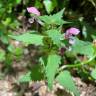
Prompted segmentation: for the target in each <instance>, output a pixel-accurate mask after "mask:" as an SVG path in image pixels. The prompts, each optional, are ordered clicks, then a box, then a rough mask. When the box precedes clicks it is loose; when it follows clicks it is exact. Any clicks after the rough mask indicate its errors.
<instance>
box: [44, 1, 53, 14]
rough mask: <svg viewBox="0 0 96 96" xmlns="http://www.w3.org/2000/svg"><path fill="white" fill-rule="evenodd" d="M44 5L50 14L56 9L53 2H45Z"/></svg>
mask: <svg viewBox="0 0 96 96" xmlns="http://www.w3.org/2000/svg"><path fill="white" fill-rule="evenodd" d="M43 3H44V6H45V8H46V11H47V13H50V12H52V11H53V9H54V8H53V3H52V1H51V0H44V1H43Z"/></svg>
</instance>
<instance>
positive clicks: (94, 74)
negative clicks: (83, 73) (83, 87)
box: [91, 68, 96, 79]
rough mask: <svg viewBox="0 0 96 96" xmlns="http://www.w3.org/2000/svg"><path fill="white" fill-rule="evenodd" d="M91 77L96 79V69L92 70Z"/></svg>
mask: <svg viewBox="0 0 96 96" xmlns="http://www.w3.org/2000/svg"><path fill="white" fill-rule="evenodd" d="M91 76H92V77H93V78H94V79H96V68H95V69H93V70H92V72H91Z"/></svg>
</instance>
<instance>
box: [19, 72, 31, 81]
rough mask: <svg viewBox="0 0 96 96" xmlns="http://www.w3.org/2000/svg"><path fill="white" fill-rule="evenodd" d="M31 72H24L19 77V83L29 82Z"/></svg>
mask: <svg viewBox="0 0 96 96" xmlns="http://www.w3.org/2000/svg"><path fill="white" fill-rule="evenodd" d="M31 80H32V79H31V72H28V73H26V74H25V75H22V76H21V77H20V78H19V82H21V83H25V82H29V81H31Z"/></svg>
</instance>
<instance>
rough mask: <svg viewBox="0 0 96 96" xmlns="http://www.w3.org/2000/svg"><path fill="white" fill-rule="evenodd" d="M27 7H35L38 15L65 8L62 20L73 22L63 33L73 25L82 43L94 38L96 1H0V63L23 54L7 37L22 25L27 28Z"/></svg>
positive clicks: (7, 61) (66, 26)
mask: <svg viewBox="0 0 96 96" xmlns="http://www.w3.org/2000/svg"><path fill="white" fill-rule="evenodd" d="M30 6H35V7H36V8H38V9H39V10H40V12H41V15H45V14H48V15H50V14H54V13H56V12H58V11H59V10H61V9H63V8H65V11H64V16H63V19H64V20H65V21H70V22H72V23H70V24H66V25H64V28H63V29H62V30H63V32H64V31H65V30H66V28H69V27H71V26H74V27H77V28H79V29H80V30H81V34H80V38H81V39H83V40H92V36H93V35H96V0H62V1H61V0H35V1H34V0H7V1H6V0H0V44H1V45H0V62H5V61H6V64H10V63H12V61H13V59H14V56H17V57H18V56H19V55H22V54H23V48H22V47H19V48H18V46H17V45H16V44H17V43H16V42H15V41H12V40H10V38H9V37H8V35H9V34H14V32H16V33H17V34H18V32H17V30H18V29H20V28H23V25H22V22H23V23H24V24H25V26H26V25H27V23H28V18H30V14H29V13H28V12H27V10H26V8H27V7H30ZM26 22H27V23H26ZM30 28H31V27H30ZM30 28H29V29H27V30H30ZM14 42H15V43H14ZM21 50H22V51H21ZM6 57H8V58H7V59H6ZM19 57H20V56H19ZM2 58H3V59H2Z"/></svg>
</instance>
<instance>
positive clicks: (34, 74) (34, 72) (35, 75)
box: [31, 64, 44, 81]
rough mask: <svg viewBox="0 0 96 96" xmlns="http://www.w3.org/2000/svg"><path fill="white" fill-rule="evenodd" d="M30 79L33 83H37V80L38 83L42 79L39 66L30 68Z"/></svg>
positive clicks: (42, 75)
mask: <svg viewBox="0 0 96 96" xmlns="http://www.w3.org/2000/svg"><path fill="white" fill-rule="evenodd" d="M31 78H32V80H34V81H37V80H39V81H40V80H42V79H44V74H43V69H42V66H41V65H40V64H35V65H34V66H32V68H31Z"/></svg>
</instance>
